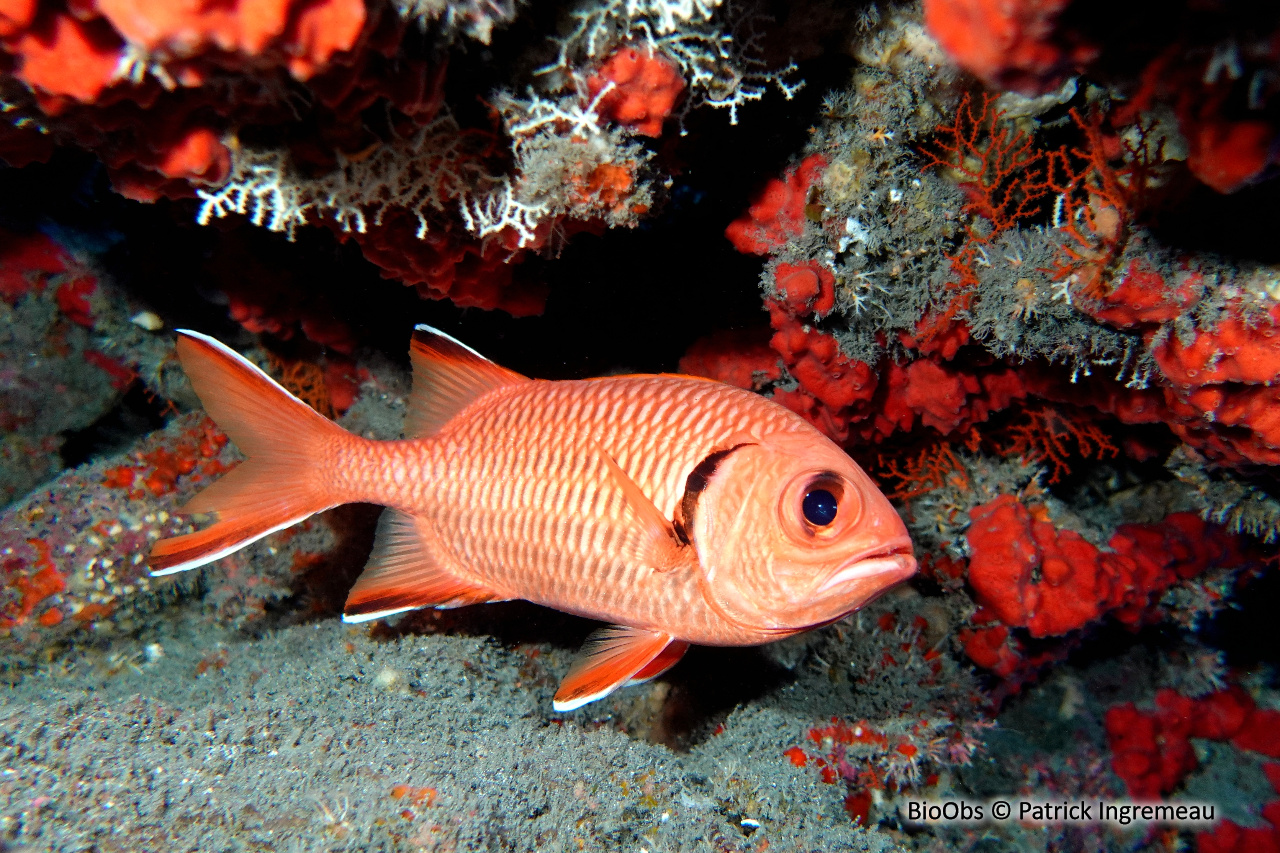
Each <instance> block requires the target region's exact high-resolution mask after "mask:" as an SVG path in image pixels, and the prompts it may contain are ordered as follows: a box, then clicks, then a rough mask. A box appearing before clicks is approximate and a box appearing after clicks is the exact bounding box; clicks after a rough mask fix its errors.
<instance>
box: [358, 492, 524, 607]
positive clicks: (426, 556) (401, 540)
mask: <svg viewBox="0 0 1280 853" xmlns="http://www.w3.org/2000/svg"><path fill="white" fill-rule="evenodd" d="M433 540H434V536H433V534H432V531H431V528H430V525H429V524H428V523H427V522H425V521H422V520H421V519H417V518H414V517H413V516H411V515H407V514H405V513H403V512H399V511H397V510H394V509H388V510H386V511H385V512H383V513H382V518H381V519H379V520H378V533H377V536H376V538H375V539H374V542H373V552H372V553H371V554H370V555H369V562H368V564H366V565H365V568H364V572H363V573H362V574H361V575H360V577H359V578H357V579H356V583H355V586H353V587H352V588H351V592H350V594H349V595H348V596H347V605H346V607H345V608H344V609H343V614H342V621H344V622H367V621H369V620H370V619H380V618H382V617H384V616H391V615H393V614H395V613H402V612H404V611H406V610H417V609H419V608H422V607H438V608H441V609H444V608H449V607H462V606H464V605H467V604H478V603H480V602H482V601H502V600H504V598H503V596H501V595H500V594H498V593H496V592H494V591H493V590H491V589H487V588H485V587H483V586H479V585H478V584H475V583H472V582H470V581H468V580H466V579H464V578H461V577H459V576H458V575H457V573H456V572H455V571H452V570H451V568H450V566H449V560H448V557H447V555H445V554H443V553H441V549H440V548H439V547H433V544H432V543H433Z"/></svg>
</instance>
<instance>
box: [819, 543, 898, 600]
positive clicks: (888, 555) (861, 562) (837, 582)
mask: <svg viewBox="0 0 1280 853" xmlns="http://www.w3.org/2000/svg"><path fill="white" fill-rule="evenodd" d="M915 573H916V558H915V556H914V555H913V554H912V552H911V546H910V545H899V546H896V547H894V548H890V549H887V550H884V551H879V552H876V553H874V554H870V555H867V556H862V557H858V558H856V559H854V560H852V561H850V562H849V563H847V564H845V566H844V567H843V568H841V569H840V570H839V571H837V572H836V573H835V574H834V575H832V576H831V577H830V578H828V579H827V581H826V583H824V584H823V585H822V586H820V587H818V590H817V591H818V592H819V593H824V592H830V591H831V590H833V589H835V588H837V587H839V586H842V585H844V584H847V583H850V582H853V581H859V580H865V579H868V578H876V579H877V580H878V581H879V582H881V583H883V584H884V585H885V586H890V585H892V584H895V583H898V582H899V581H904V580H906V579H907V578H909V577H911V576H912V575H914V574H915Z"/></svg>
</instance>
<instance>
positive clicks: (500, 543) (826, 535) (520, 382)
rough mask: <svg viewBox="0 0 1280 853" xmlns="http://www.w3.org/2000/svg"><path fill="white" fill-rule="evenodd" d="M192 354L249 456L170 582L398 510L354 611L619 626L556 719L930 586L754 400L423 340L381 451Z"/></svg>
mask: <svg viewBox="0 0 1280 853" xmlns="http://www.w3.org/2000/svg"><path fill="white" fill-rule="evenodd" d="M177 347H178V354H179V357H180V358H181V360H182V364H183V366H184V368H185V369H186V370H187V374H188V376H189V377H190V379H191V383H192V386H193V387H194V388H195V390H196V392H197V394H199V396H200V399H201V401H202V402H203V403H204V404H205V407H206V409H207V410H208V412H209V414H210V415H211V416H212V417H213V418H214V420H216V421H217V422H218V424H219V425H220V426H221V427H222V428H223V429H224V430H226V432H227V433H228V435H230V436H231V439H232V440H233V441H234V442H235V443H236V444H237V446H239V447H240V449H241V450H243V451H244V452H245V454H246V456H247V457H248V459H247V460H246V461H245V462H244V463H243V464H242V465H241V466H240V467H239V468H237V469H236V470H235V472H234V473H232V474H230V475H228V476H226V477H224V478H223V479H221V480H219V481H218V482H216V483H214V484H213V485H211V486H210V487H208V488H207V489H205V490H204V491H202V492H201V493H200V494H199V495H197V496H196V497H195V498H194V499H193V500H192V502H191V503H190V504H189V505H188V507H187V509H188V510H189V511H191V512H197V513H212V514H213V515H214V522H213V523H212V524H211V525H209V526H207V527H204V528H202V529H201V530H198V531H196V532H193V533H188V534H184V535H182V536H176V537H172V538H169V539H165V540H161V541H159V542H157V543H156V544H155V545H154V547H153V548H152V551H151V554H150V557H149V562H150V564H151V567H152V571H153V573H154V574H169V573H172V572H177V571H184V570H187V569H190V568H194V567H196V566H199V565H204V564H205V563H208V562H212V561H214V560H217V559H219V558H221V557H223V556H225V555H227V554H229V553H232V552H233V551H235V550H238V549H239V548H242V547H244V546H245V545H247V544H249V543H250V542H253V541H256V540H257V539H260V538H261V537H263V536H266V535H267V534H269V533H271V532H273V531H276V530H281V529H284V528H285V527H288V526H290V525H292V524H295V523H297V522H299V521H301V520H302V519H304V518H306V517H307V516H309V515H312V514H314V513H316V512H319V511H321V510H323V509H325V508H327V507H331V506H336V505H338V504H342V503H349V502H353V501H367V502H374V503H380V504H383V505H385V506H387V507H390V511H389V512H387V513H385V514H384V516H383V519H382V521H381V522H380V523H379V528H378V535H377V538H376V540H375V543H374V550H373V553H372V554H371V556H370V559H369V563H368V565H367V566H366V567H365V571H364V572H363V573H362V574H361V576H360V578H359V579H358V580H357V581H356V584H355V586H354V587H353V589H352V591H351V593H350V595H349V596H348V599H347V604H346V607H345V609H344V619H346V620H348V621H354V622H359V621H364V620H366V619H376V618H381V617H385V616H388V615H391V614H394V613H399V612H403V611H405V610H412V609H415V608H420V607H433V606H434V607H454V606H461V605H465V604H472V603H477V602H481V601H491V600H494V599H502V598H524V599H528V600H530V601H534V602H538V603H540V604H545V605H549V606H552V607H556V608H559V609H561V610H565V611H568V612H571V613H578V614H581V615H584V616H588V617H591V618H595V619H602V620H607V621H609V622H612V623H614V624H613V626H612V627H609V628H605V629H602V630H601V631H598V632H596V633H595V634H593V635H592V637H591V638H590V639H589V640H588V642H587V643H586V644H585V645H584V647H583V651H582V654H581V655H580V656H579V658H578V660H577V662H575V664H574V666H573V668H572V669H571V670H570V671H569V673H568V674H567V675H566V676H565V678H564V680H563V681H562V683H561V685H560V688H559V689H558V690H557V692H556V695H555V700H554V707H555V708H556V709H557V710H561V711H564V710H572V709H573V708H577V707H580V706H581V705H582V704H585V703H587V702H592V701H595V700H596V699H599V698H600V697H601V696H604V695H606V694H608V693H609V692H610V691H612V690H614V689H616V688H618V687H619V686H622V685H624V684H626V683H629V682H631V681H643V680H647V679H649V678H652V677H655V676H657V675H659V674H661V673H662V672H664V671H665V670H666V669H668V668H669V667H671V666H672V665H674V664H675V663H676V662H677V661H678V660H679V659H680V657H681V656H682V655H683V654H684V652H685V650H686V649H687V648H688V646H689V643H691V642H696V643H701V644H706V645H748V644H753V643H760V642H767V641H769V640H772V639H777V638H780V637H783V636H787V635H788V634H792V633H795V632H797V631H803V630H806V629H808V628H810V627H813V626H815V625H819V624H825V623H827V622H830V621H833V620H835V619H839V618H841V617H842V616H844V615H847V614H848V613H850V612H852V611H853V610H856V609H857V608H858V607H860V606H862V605H863V604H865V603H866V602H867V601H869V600H870V599H871V598H873V597H875V596H876V595H878V594H880V593H881V592H883V591H884V590H885V589H888V588H889V587H890V586H892V585H893V584H895V583H897V582H899V581H901V580H903V579H905V578H906V577H908V576H909V575H910V574H911V573H913V572H914V571H915V567H916V564H915V560H914V558H913V557H912V556H911V555H910V540H909V539H908V538H907V535H906V529H905V526H904V525H903V523H902V520H901V519H899V518H898V517H897V514H896V513H895V512H894V511H893V508H892V506H891V505H890V504H889V502H888V501H887V499H885V497H884V495H883V494H881V493H880V492H879V490H878V489H877V488H876V487H875V484H874V483H872V482H871V480H870V478H869V477H867V475H866V473H865V472H863V471H862V470H861V469H860V468H858V466H857V465H856V464H854V463H853V461H852V460H850V459H849V457H848V456H847V455H846V454H844V453H843V452H842V451H840V449H839V448H837V447H836V446H835V445H834V444H832V443H831V442H830V441H829V440H828V439H826V438H825V437H823V436H822V435H821V434H820V433H818V432H817V430H815V429H814V428H813V427H812V426H810V425H809V424H808V423H807V422H805V421H804V419H802V418H801V417H799V416H798V415H796V414H794V413H792V412H789V411H787V410H785V409H783V408H782V407H780V406H778V405H776V404H774V403H773V402H771V401H769V400H767V399H765V398H763V397H760V396H758V395H756V394H752V393H750V392H747V391H744V390H742V389H738V388H732V387H729V386H725V385H721V384H719V383H714V382H710V381H707V380H700V379H695V378H692V377H677V376H661V375H659V376H622V377H606V378H600V379H593V380H577V381H568V382H545V381H537V380H529V379H526V378H525V377H522V376H519V375H518V374H515V373H512V372H510V371H508V370H505V369H503V368H501V367H499V366H497V365H495V364H493V363H492V362H489V361H487V360H486V359H484V358H483V357H482V356H480V355H478V354H477V353H475V352H474V351H473V350H470V349H469V348H467V347H466V346H465V345H463V344H461V343H459V342H458V341H455V340H453V339H452V338H449V337H448V336H447V335H444V334H443V333H441V332H439V331H437V330H434V329H430V328H427V327H419V329H418V330H417V331H416V332H415V334H414V341H413V346H412V348H411V350H410V355H411V360H412V361H413V366H414V394H413V396H412V397H411V398H410V399H409V406H408V412H407V415H406V432H408V433H409V435H410V437H409V438H408V439H404V440H398V441H373V440H369V439H364V438H360V437H358V436H354V435H351V434H350V433H347V432H345V431H344V430H342V429H341V428H340V427H338V426H337V425H335V424H333V423H332V422H330V421H328V420H326V419H325V418H323V417H321V416H320V415H318V414H316V412H314V411H313V410H311V409H310V408H309V407H307V406H306V404H304V403H303V402H301V401H300V400H298V399H297V398H295V397H293V396H291V395H290V394H289V393H288V392H287V391H285V390H284V389H283V388H281V387H280V386H279V385H278V384H276V383H275V382H274V381H272V380H271V379H270V378H269V377H268V376H266V374H264V373H262V371H261V370H259V369H258V368H256V367H255V366H253V365H252V364H250V363H249V362H248V361H247V360H245V359H244V358H243V357H242V356H240V355H239V354H237V353H235V352H234V351H232V350H230V349H229V348H227V347H226V346H224V345H223V344H220V343H219V342H217V341H215V340H213V339H212V338H208V337H206V336H204V335H199V334H198V333H194V332H181V333H180V335H179V340H178V344H177ZM695 472H696V475H697V476H694V473H695ZM814 497H816V498H817V502H816V504H815V505H816V506H818V507H823V509H821V510H820V511H818V512H817V514H816V515H815V514H813V512H811V510H810V504H811V500H810V499H811V498H814ZM830 508H834V509H835V511H834V512H833V511H832V510H831V509H830Z"/></svg>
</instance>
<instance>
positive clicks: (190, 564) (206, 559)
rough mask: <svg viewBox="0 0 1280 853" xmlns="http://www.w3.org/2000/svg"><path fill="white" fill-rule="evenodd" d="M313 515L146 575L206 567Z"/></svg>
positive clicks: (171, 573) (152, 575) (299, 517)
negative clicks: (214, 552)
mask: <svg viewBox="0 0 1280 853" xmlns="http://www.w3.org/2000/svg"><path fill="white" fill-rule="evenodd" d="M313 515H315V513H314V512H309V513H307V514H306V515H300V516H298V517H297V518H295V519H292V520H290V521H286V522H284V523H283V524H279V525H277V526H275V527H273V528H271V529H270V530H264V531H263V532H261V533H259V534H258V535H257V536H255V537H253V538H252V539H243V540H241V541H239V542H237V543H236V544H235V545H232V546H231V547H230V548H225V549H223V550H221V551H218V552H217V553H216V554H206V555H205V556H203V557H197V558H196V559H194V560H188V561H187V562H185V563H179V564H178V565H176V566H170V567H169V568H167V569H159V570H156V569H148V570H147V571H148V574H150V575H151V577H153V578H162V577H164V576H165V575H176V574H177V573H178V572H187V571H190V570H191V569H198V568H200V567H201V566H204V565H208V564H209V563H212V562H213V561H215V560H221V559H222V558H223V557H226V556H228V555H230V554H234V553H235V552H236V551H239V550H240V549H241V548H246V547H248V546H250V545H252V544H253V543H254V542H257V541H258V540H259V539H262V538H264V537H267V536H270V535H271V534H272V533H276V532H277V531H280V530H284V529H285V528H286V527H292V526H293V525H295V524H297V523H298V522H300V521H305V520H306V519H308V518H310V517H311V516H313ZM178 535H179V536H181V535H183V534H178ZM169 538H171V539H172V538H176V537H169Z"/></svg>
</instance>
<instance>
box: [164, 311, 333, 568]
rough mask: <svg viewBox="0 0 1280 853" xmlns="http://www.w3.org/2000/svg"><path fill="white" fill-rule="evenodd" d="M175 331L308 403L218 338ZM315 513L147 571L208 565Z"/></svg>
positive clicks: (191, 332)
mask: <svg viewBox="0 0 1280 853" xmlns="http://www.w3.org/2000/svg"><path fill="white" fill-rule="evenodd" d="M174 331H175V332H177V333H178V334H181V335H187V336H188V337H192V338H195V339H197V340H199V341H201V342H203V343H206V344H208V345H209V346H211V347H213V348H214V349H216V350H218V351H219V352H221V353H222V354H223V355H225V356H227V357H228V358H231V359H233V360H235V361H237V362H239V363H240V364H241V365H243V366H244V367H246V368H248V369H249V370H251V371H253V372H254V373H256V374H258V375H259V376H261V377H262V378H263V379H265V380H267V381H268V382H270V383H271V384H272V385H273V386H275V387H276V388H277V389H279V390H280V392H281V393H282V394H285V395H286V396H288V397H289V398H290V399H292V400H297V402H298V403H300V404H301V405H303V406H306V405H307V404H306V403H304V402H303V401H302V400H299V399H298V398H297V397H296V396H294V395H293V394H292V393H291V392H290V391H289V389H288V388H285V387H284V386H283V385H281V384H280V383H279V382H277V381H275V380H274V379H272V378H271V376H270V375H269V374H267V372H266V371H265V370H263V369H262V368H261V367H258V365H256V364H254V363H253V362H252V361H249V359H247V358H245V357H244V356H243V355H241V354H240V353H238V352H236V351H235V350H233V349H232V348H231V347H229V346H227V345H226V344H224V343H223V342H222V341H220V340H218V339H217V338H213V337H210V336H209V335H206V334H204V333H202V332H197V331H195V330H194V329H175V330H174ZM308 408H310V407H308ZM313 515H315V513H313V512H309V513H307V514H306V515H300V516H298V517H297V518H294V519H291V520H289V521H286V522H284V523H282V524H279V525H277V526H275V527H273V528H271V529H270V530H265V531H263V532H262V533H260V534H258V535H257V536H254V537H253V538H252V539H246V540H243V541H241V542H238V543H237V544H235V545H233V546H231V547H229V548H224V549H223V550H221V551H218V552H216V553H214V554H206V555H204V556H202V557H198V558H196V559H194V560H188V561H187V562H185V563H179V564H177V565H176V566H169V567H168V568H167V569H159V570H155V569H148V570H147V573H148V574H149V575H150V576H151V577H153V578H160V577H164V576H166V575H176V574H178V573H179V572H187V571H190V570H191V569H198V568H200V567H201V566H204V565H208V564H209V563H212V562H214V561H216V560H221V559H222V558H223V557H226V556H228V555H230V554H234V553H235V552H236V551H239V550H240V549H241V548H244V547H246V546H248V545H252V544H253V543H254V542H257V541H258V540H259V539H262V538H264V537H267V536H270V535H271V534H272V533H276V532H277V531H280V530H284V529H285V528H286V527H292V526H293V525H295V524H297V523H298V522H300V521H303V520H305V519H307V518H310V517H311V516H313ZM178 535H185V534H178ZM168 538H176V537H168Z"/></svg>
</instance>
